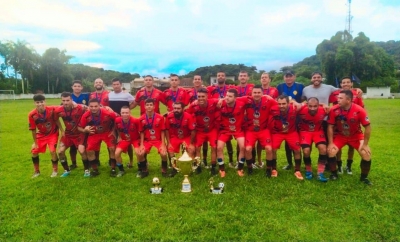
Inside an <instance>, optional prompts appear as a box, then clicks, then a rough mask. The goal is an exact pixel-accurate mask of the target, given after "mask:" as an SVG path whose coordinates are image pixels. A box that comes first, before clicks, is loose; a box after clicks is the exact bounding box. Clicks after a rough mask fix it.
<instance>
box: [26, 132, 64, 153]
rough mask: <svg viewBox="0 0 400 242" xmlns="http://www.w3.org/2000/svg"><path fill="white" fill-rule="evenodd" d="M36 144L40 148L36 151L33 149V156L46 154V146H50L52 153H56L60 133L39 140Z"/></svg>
mask: <svg viewBox="0 0 400 242" xmlns="http://www.w3.org/2000/svg"><path fill="white" fill-rule="evenodd" d="M36 142H37V144H38V147H37V148H36V149H31V153H32V154H39V153H46V146H47V145H48V146H49V150H50V152H56V149H57V142H58V132H57V133H54V134H51V135H47V136H43V137H41V138H37V139H36Z"/></svg>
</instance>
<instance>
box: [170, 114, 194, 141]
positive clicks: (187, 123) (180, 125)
mask: <svg viewBox="0 0 400 242" xmlns="http://www.w3.org/2000/svg"><path fill="white" fill-rule="evenodd" d="M195 128H196V124H195V122H194V120H193V117H192V115H190V114H189V113H187V112H183V113H182V116H181V118H180V119H177V118H176V117H175V115H174V113H173V112H169V113H168V114H167V117H166V118H165V129H167V130H168V132H169V137H170V138H179V139H183V138H187V137H190V134H191V132H192V131H193V130H194V129H195Z"/></svg>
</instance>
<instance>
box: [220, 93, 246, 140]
mask: <svg viewBox="0 0 400 242" xmlns="http://www.w3.org/2000/svg"><path fill="white" fill-rule="evenodd" d="M244 111H245V103H244V102H242V101H239V100H235V103H234V104H233V106H232V107H230V106H228V105H227V103H226V101H225V100H224V101H223V102H222V105H221V108H220V122H219V123H220V128H219V130H220V131H221V132H242V131H243V129H242V127H243V124H244V116H245V115H244Z"/></svg>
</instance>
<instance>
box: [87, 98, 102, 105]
mask: <svg viewBox="0 0 400 242" xmlns="http://www.w3.org/2000/svg"><path fill="white" fill-rule="evenodd" d="M90 103H100V102H99V100H97V98H92V99H90V100H89V104H90Z"/></svg>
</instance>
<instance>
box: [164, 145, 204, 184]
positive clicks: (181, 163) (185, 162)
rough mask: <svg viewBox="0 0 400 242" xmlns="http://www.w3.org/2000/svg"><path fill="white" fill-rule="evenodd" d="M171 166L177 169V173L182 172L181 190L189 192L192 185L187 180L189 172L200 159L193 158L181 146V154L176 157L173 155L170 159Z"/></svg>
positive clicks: (198, 163) (198, 164) (197, 164)
mask: <svg viewBox="0 0 400 242" xmlns="http://www.w3.org/2000/svg"><path fill="white" fill-rule="evenodd" d="M171 163H172V168H173V169H175V170H177V171H178V172H179V173H182V174H183V176H184V179H183V182H182V192H191V191H192V185H191V184H190V181H189V174H190V173H191V172H193V171H195V170H196V169H197V167H199V166H200V165H201V164H200V159H199V158H197V157H196V158H195V159H192V158H191V157H190V156H189V155H188V153H187V152H186V148H185V147H184V148H183V155H182V156H181V157H180V158H179V159H176V158H175V157H174V158H172V159H171Z"/></svg>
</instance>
